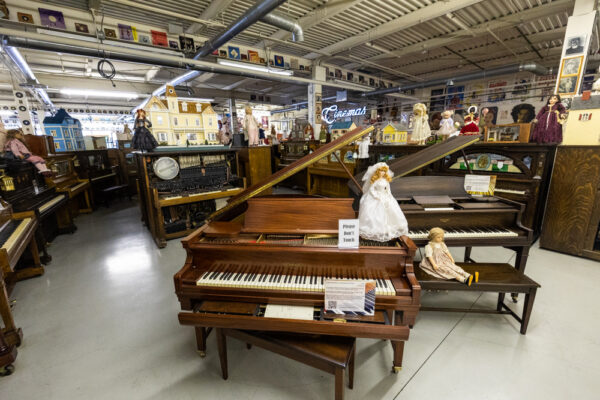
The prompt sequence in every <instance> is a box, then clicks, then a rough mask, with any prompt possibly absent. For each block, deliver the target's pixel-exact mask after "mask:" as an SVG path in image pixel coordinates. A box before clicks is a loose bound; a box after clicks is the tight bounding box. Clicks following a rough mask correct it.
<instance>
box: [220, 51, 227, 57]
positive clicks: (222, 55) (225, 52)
mask: <svg viewBox="0 0 600 400" xmlns="http://www.w3.org/2000/svg"><path fill="white" fill-rule="evenodd" d="M219 57H225V58H226V57H227V50H219Z"/></svg>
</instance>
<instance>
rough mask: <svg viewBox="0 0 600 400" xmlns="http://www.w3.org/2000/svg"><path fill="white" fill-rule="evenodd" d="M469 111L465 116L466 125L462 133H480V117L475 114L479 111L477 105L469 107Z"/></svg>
mask: <svg viewBox="0 0 600 400" xmlns="http://www.w3.org/2000/svg"><path fill="white" fill-rule="evenodd" d="M467 112H468V113H469V114H468V115H467V116H466V117H465V125H464V126H463V127H462V129H461V130H460V134H461V135H479V126H478V125H479V118H477V117H476V116H475V113H476V112H477V107H476V106H471V107H469V108H468V109H467Z"/></svg>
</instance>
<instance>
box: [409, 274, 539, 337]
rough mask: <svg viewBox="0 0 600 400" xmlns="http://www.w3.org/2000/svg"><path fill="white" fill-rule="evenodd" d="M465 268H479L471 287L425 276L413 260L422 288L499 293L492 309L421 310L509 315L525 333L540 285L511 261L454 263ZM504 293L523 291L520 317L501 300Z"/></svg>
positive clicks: (439, 308) (428, 308)
mask: <svg viewBox="0 0 600 400" xmlns="http://www.w3.org/2000/svg"><path fill="white" fill-rule="evenodd" d="M456 264H457V265H459V266H460V267H462V268H463V269H464V270H465V271H467V272H468V273H470V274H473V273H474V272H475V271H479V283H475V282H473V284H472V285H471V286H467V285H466V284H464V283H461V282H458V281H455V280H443V279H438V278H435V277H433V276H431V275H428V274H427V273H426V272H425V271H423V270H422V269H421V268H419V266H418V263H415V275H416V277H417V279H418V280H419V283H420V284H421V288H422V289H423V290H466V291H473V292H493V293H498V303H497V305H496V309H495V310H490V309H468V308H444V307H421V310H422V311H458V312H474V313H490V314H510V315H512V316H513V317H514V318H515V319H516V320H517V321H519V322H520V323H521V334H523V335H524V334H525V333H526V332H527V325H528V324H529V317H530V316H531V310H532V309H533V302H534V300H535V293H536V291H537V289H538V288H539V287H540V285H539V284H538V283H536V282H535V281H533V280H532V279H531V278H529V277H528V276H527V275H525V274H523V273H521V272H519V271H518V270H516V269H515V268H514V267H513V266H512V265H510V264H504V263H456ZM506 293H524V294H525V301H524V304H523V312H522V315H521V316H519V315H517V313H515V312H514V311H513V310H512V309H511V308H509V307H508V305H506V304H505V303H504V297H505V295H506Z"/></svg>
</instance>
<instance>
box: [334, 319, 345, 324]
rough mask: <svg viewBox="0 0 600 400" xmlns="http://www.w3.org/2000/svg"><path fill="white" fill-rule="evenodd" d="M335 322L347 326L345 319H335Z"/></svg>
mask: <svg viewBox="0 0 600 400" xmlns="http://www.w3.org/2000/svg"><path fill="white" fill-rule="evenodd" d="M333 322H338V323H340V324H345V323H346V322H347V321H346V319H345V318H334V319H333Z"/></svg>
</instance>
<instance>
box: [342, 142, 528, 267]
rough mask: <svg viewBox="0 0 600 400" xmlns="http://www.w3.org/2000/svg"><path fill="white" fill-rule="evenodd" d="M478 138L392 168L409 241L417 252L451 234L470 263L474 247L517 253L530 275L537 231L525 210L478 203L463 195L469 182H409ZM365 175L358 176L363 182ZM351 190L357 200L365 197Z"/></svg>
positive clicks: (499, 201)
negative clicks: (433, 234)
mask: <svg viewBox="0 0 600 400" xmlns="http://www.w3.org/2000/svg"><path fill="white" fill-rule="evenodd" d="M478 139H479V136H457V137H453V138H451V139H449V140H447V141H445V142H442V143H439V144H436V145H433V146H430V147H427V148H426V149H424V150H421V151H419V152H417V153H414V154H411V155H407V156H405V157H402V158H400V159H397V160H394V161H392V162H390V163H389V167H390V170H392V171H393V172H394V178H393V180H392V182H391V183H390V189H391V191H392V194H393V195H394V197H396V199H397V200H398V202H399V203H400V207H401V208H402V211H403V212H404V215H405V216H406V219H407V221H408V228H409V234H408V236H409V237H410V238H411V239H412V240H413V241H414V243H415V244H416V245H417V246H420V247H421V246H425V245H426V244H427V242H428V239H427V235H428V232H429V229H431V228H433V227H436V226H437V227H440V228H443V229H444V230H445V231H446V235H445V237H444V241H445V243H446V245H448V246H449V247H465V260H464V261H465V262H468V261H473V260H472V259H471V250H472V247H473V246H503V247H506V248H508V249H511V250H513V251H515V252H516V260H515V268H516V269H517V270H519V271H520V272H524V271H525V266H526V264H527V257H528V254H529V248H530V246H531V243H532V239H533V233H532V230H531V229H529V228H526V227H524V226H523V225H522V223H521V219H522V215H523V210H524V205H523V204H521V203H517V202H515V201H512V200H508V199H505V198H501V197H497V196H492V197H489V198H479V197H476V196H471V195H469V194H468V193H467V192H466V191H465V189H464V176H460V177H454V176H406V175H408V174H410V173H411V172H414V171H418V170H419V169H421V168H423V167H425V166H427V165H429V164H430V163H433V162H434V161H437V160H439V159H442V158H444V157H446V156H449V155H451V154H453V153H455V152H456V151H459V150H462V149H464V148H465V147H467V146H469V145H471V144H472V143H474V142H477V140H478ZM362 175H363V174H359V175H357V176H355V179H356V180H357V181H360V179H361V178H362ZM348 185H349V187H350V189H351V191H352V192H353V193H354V195H355V198H358V197H360V191H359V189H357V187H356V185H355V184H354V182H353V181H349V182H348Z"/></svg>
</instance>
